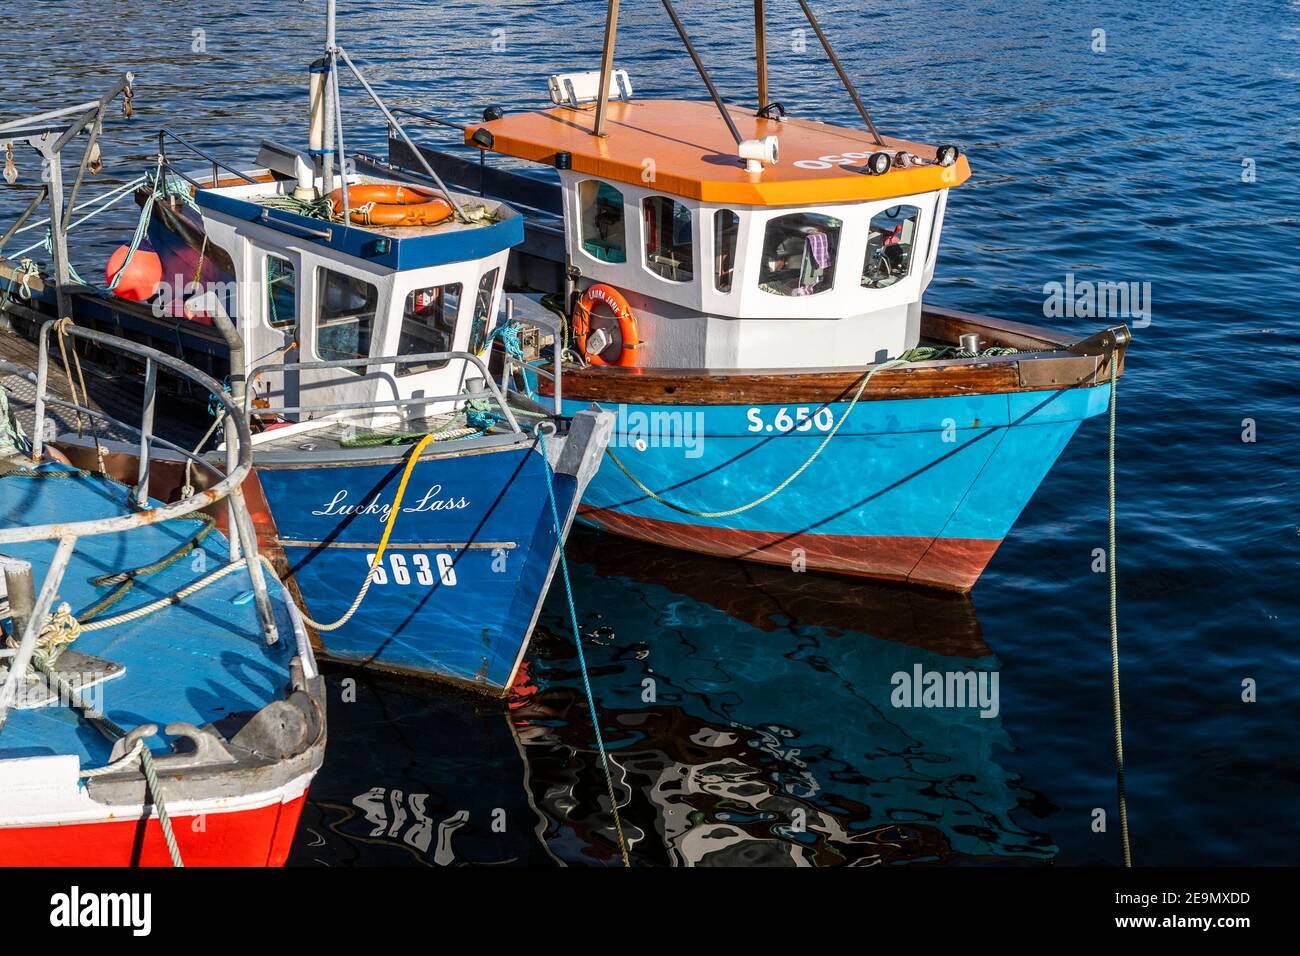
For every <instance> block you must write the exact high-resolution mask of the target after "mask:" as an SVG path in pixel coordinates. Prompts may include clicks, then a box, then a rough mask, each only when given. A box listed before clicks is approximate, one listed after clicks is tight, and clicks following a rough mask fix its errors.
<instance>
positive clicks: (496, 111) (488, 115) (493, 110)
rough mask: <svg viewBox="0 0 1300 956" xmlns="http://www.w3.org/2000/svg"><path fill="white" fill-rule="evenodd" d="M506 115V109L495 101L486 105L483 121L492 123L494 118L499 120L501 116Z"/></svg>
mask: <svg viewBox="0 0 1300 956" xmlns="http://www.w3.org/2000/svg"><path fill="white" fill-rule="evenodd" d="M505 115H506V111H505V109H504V108H503V107H500V106H498V105H497V104H496V103H493V104H492V105H491V106H489V107H486V108H485V109H484V110H483V122H485V123H490V122H492V121H493V120H499V119H500V118H501V117H503V116H505Z"/></svg>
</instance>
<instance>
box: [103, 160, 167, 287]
mask: <svg viewBox="0 0 1300 956" xmlns="http://www.w3.org/2000/svg"><path fill="white" fill-rule="evenodd" d="M166 183H167V175H166V174H165V173H164V172H163V161H162V157H161V156H159V157H158V169H157V170H156V171H155V172H154V174H153V181H152V186H153V188H152V189H150V190H149V195H148V196H147V197H146V198H145V201H144V202H143V203H141V204H140V218H139V219H138V220H136V224H135V232H134V233H133V234H132V235H131V244H130V245H129V246H127V250H126V258H125V259H124V260H122V265H121V267H120V268H119V269H118V270H117V272H116V273H115V274H114V276H113V278H112V279H111V280H110V281H109V283H108V289H107V291H108V292H112V291H114V290H115V289H116V288H117V284H118V283H119V282H121V281H122V276H124V275H126V269H127V266H129V265H130V264H131V260H132V259H134V258H135V253H136V250H137V249H139V248H140V244H141V243H142V242H144V239H145V235H146V234H147V233H148V231H149V221H150V217H151V216H152V215H153V205H154V203H155V202H156V201H157V199H158V197H159V196H160V195H170V194H171V193H170V192H169V190H168V187H167V185H166ZM82 284H83V285H84V284H85V283H82Z"/></svg>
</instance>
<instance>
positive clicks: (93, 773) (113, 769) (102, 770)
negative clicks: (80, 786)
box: [81, 740, 144, 780]
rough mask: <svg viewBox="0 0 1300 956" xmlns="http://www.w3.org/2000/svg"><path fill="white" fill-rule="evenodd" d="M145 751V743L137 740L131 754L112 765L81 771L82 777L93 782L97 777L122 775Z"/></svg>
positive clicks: (107, 764)
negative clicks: (113, 774) (112, 774)
mask: <svg viewBox="0 0 1300 956" xmlns="http://www.w3.org/2000/svg"><path fill="white" fill-rule="evenodd" d="M143 749H144V741H143V740H137V741H136V742H135V746H134V747H132V748H131V750H130V752H129V753H127V754H126V755H125V756H123V757H119V758H118V759H117V760H114V761H113V762H112V763H106V764H104V766H102V767H91V768H90V769H89V770H83V771H81V775H82V776H83V777H85V778H86V779H87V780H91V779H93V778H95V777H102V776H104V775H105V774H110V773H121V772H122V771H123V770H125V769H127V767H129V766H130V765H131V764H133V763H135V761H136V758H138V757H139V756H140V751H141V750H143Z"/></svg>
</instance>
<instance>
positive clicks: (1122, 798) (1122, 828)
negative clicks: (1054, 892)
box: [1107, 358, 1133, 867]
mask: <svg viewBox="0 0 1300 956" xmlns="http://www.w3.org/2000/svg"><path fill="white" fill-rule="evenodd" d="M1114 368H1115V360H1114V358H1112V359H1111V376H1110V443H1109V449H1108V458H1109V478H1110V480H1109V491H1110V509H1109V519H1110V524H1109V536H1108V541H1107V545H1108V551H1107V560H1108V561H1109V563H1110V686H1111V695H1112V701H1113V708H1114V717H1115V784H1116V787H1117V789H1118V791H1119V836H1120V842H1121V843H1122V844H1123V847H1124V865H1125V866H1126V867H1132V866H1133V850H1132V847H1130V845H1129V839H1128V793H1127V790H1126V788H1125V785H1124V730H1123V725H1122V722H1121V718H1120V712H1121V707H1120V697H1119V602H1118V590H1119V588H1118V583H1117V581H1118V577H1117V576H1118V574H1119V572H1118V571H1117V569H1116V564H1115V395H1116V388H1115V384H1116V376H1115V371H1114Z"/></svg>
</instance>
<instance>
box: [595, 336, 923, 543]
mask: <svg viewBox="0 0 1300 956" xmlns="http://www.w3.org/2000/svg"><path fill="white" fill-rule="evenodd" d="M911 355H912V353H911V352H906V353H904V354H903V355H902V356H900V357H899V358H896V359H890V360H889V361H888V362H881V363H880V364H879V365H877V366H875V367H874V368H872V369H870V370H869V371H868V372H867V374H866V375H864V376H863V377H862V384H860V385H859V386H858V390H857V391H856V392H855V393H854V394H853V399H852V401H850V402H849V407H848V408H846V409H844V413H843V414H842V415H840V419H839V421H837V422H836V423H835V426H834V427H833V428H832V429H831V430H830V431H829V432H827V433H826V437H825V438H823V439H822V440H821V443H820V444H819V445H818V446H817V447H816V448H815V449H814V450H813V453H812V454H811V455H809V456H808V458H807V459H805V461H804V463H803V464H802V465H800V466H799V467H798V468H796V469H795V470H794V471H792V472H791V473H790V475H789V476H788V477H787V478H786V479H785V480H784V481H782V482H781V483H780V484H779V485H777V486H776V487H775V488H773V489H772V490H771V491H769V492H767V494H765V495H761V496H759V497H758V498H755V499H754V500H753V501H750V502H747V503H746V504H743V505H740V506H739V507H737V508H728V509H726V510H725V511H696V510H695V509H694V508H687V507H686V506H685V505H679V504H676V503H674V502H672V501H669V500H668V499H667V498H664V497H663V496H662V495H658V494H656V493H655V492H653V491H651V490H650V488H648V487H647V486H646V485H645V483H644V482H642V481H641V480H640V479H639V478H637V477H636V475H634V474H632V472H630V471H628V470H627V466H626V465H624V464H623V462H621V461H620V460H619V457H618V455H616V454H614V451H613V449H611V448H606V449H605V454H606V455H608V456H609V459H610V461H612V462H613V463H614V464H615V465H616V466H617V467H618V470H619V471H621V472H622V473H623V474H624V475H626V476H627V478H628V480H629V481H631V482H632V484H634V485H636V486H637V488H638V489H640V490H641V492H642V493H643V494H646V495H648V496H649V497H651V498H653V499H654V500H655V501H657V502H659V503H660V504H661V505H664V506H666V507H668V508H672V509H673V510H674V511H679V512H681V513H682V514H686V515H693V516H694V517H696V518H729V517H731V516H732V515H738V514H740V513H741V512H742V511H748V510H749V509H750V508H755V507H757V506H758V505H761V504H762V503H763V502H765V501H768V500H770V499H771V498H774V497H775V496H776V495H779V494H780V493H781V492H782V491H784V490H785V489H786V487H787V486H788V485H789V484H790V482H792V481H794V480H795V479H796V478H798V477H799V476H800V475H802V474H803V473H804V472H805V471H806V470H807V469H808V467H809V466H810V465H811V464H812V463H813V462H814V461H816V460H817V458H818V456H820V455H821V453H822V452H823V451H824V450H825V448H826V446H827V445H829V444H830V443H831V439H832V438H834V437H835V435H836V433H837V432H838V431H839V430H840V426H842V425H843V424H844V423H845V421H847V420H848V417H849V414H850V413H851V412H852V411H853V409H854V407H855V406H856V405H857V404H858V399H860V398H861V397H862V393H863V392H864V391H865V390H866V387H867V383H868V382H870V381H871V379H872V378H873V377H874V376H875V375H876V373H877V372H881V371H884V370H885V369H890V368H897V367H899V366H900V365H906V364H908V363H909V362H913V361H921V360H920V359H913V358H911Z"/></svg>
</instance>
